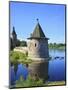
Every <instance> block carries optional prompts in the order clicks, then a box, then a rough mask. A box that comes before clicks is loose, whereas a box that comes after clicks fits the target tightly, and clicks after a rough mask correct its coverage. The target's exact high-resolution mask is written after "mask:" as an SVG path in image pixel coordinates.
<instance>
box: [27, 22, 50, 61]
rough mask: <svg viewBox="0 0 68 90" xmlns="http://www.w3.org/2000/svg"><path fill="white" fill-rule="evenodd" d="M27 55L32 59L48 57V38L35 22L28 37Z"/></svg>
mask: <svg viewBox="0 0 68 90" xmlns="http://www.w3.org/2000/svg"><path fill="white" fill-rule="evenodd" d="M28 39H29V40H30V41H29V42H28V57H29V58H31V59H32V60H45V59H46V58H48V57H49V50H48V38H47V37H46V36H45V34H44V33H43V30H42V28H41V26H40V24H39V22H37V25H36V27H35V29H34V32H33V33H32V34H31V36H30V37H29V38H28Z"/></svg>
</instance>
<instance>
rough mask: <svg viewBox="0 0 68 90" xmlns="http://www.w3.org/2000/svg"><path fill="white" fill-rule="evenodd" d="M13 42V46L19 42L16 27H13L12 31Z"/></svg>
mask: <svg viewBox="0 0 68 90" xmlns="http://www.w3.org/2000/svg"><path fill="white" fill-rule="evenodd" d="M12 44H13V48H14V47H16V44H17V34H16V32H15V27H13V31H12Z"/></svg>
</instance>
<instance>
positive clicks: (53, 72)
mask: <svg viewBox="0 0 68 90" xmlns="http://www.w3.org/2000/svg"><path fill="white" fill-rule="evenodd" d="M49 54H50V56H52V57H57V56H58V57H63V58H61V59H59V58H56V59H53V60H50V61H49V69H48V75H49V79H48V81H61V80H65V51H58V50H55V51H54V50H50V52H49ZM43 72H44V70H43ZM28 74H29V72H28V68H27V67H26V66H25V65H22V64H19V65H18V69H17V73H16V75H15V72H14V66H11V67H10V81H11V84H14V83H15V81H16V80H18V79H19V77H20V75H22V76H23V78H24V79H26V78H27V76H28Z"/></svg>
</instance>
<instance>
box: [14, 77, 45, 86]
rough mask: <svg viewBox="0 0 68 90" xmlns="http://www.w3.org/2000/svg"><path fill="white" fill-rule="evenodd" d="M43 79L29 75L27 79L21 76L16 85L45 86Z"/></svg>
mask: <svg viewBox="0 0 68 90" xmlns="http://www.w3.org/2000/svg"><path fill="white" fill-rule="evenodd" d="M43 85H44V84H43V80H42V79H38V80H34V79H33V78H32V77H30V76H28V78H27V79H26V80H24V79H23V77H22V76H20V79H19V80H17V81H16V85H15V86H16V87H32V86H43Z"/></svg>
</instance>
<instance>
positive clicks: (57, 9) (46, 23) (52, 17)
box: [10, 2, 65, 43]
mask: <svg viewBox="0 0 68 90" xmlns="http://www.w3.org/2000/svg"><path fill="white" fill-rule="evenodd" d="M37 18H38V19H39V23H40V25H41V27H42V29H43V32H44V33H45V36H46V37H48V38H49V43H55V42H56V43H65V6H64V5H54V4H37V3H19V2H10V30H11V32H12V28H13V26H14V27H15V31H16V33H17V37H18V38H19V39H25V40H26V39H27V38H28V37H29V36H30V34H31V33H32V32H33V30H34V28H35V26H36V24H37V20H36V19H37Z"/></svg>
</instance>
